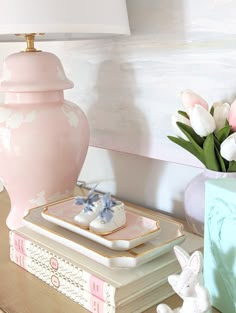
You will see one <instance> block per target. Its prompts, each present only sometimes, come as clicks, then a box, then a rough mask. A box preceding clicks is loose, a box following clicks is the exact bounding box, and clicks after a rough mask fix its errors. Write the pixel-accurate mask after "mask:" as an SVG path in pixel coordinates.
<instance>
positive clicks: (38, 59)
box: [0, 51, 73, 92]
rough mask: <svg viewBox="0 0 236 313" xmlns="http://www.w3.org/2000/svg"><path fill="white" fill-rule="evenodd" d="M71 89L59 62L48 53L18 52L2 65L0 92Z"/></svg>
mask: <svg viewBox="0 0 236 313" xmlns="http://www.w3.org/2000/svg"><path fill="white" fill-rule="evenodd" d="M72 87H73V83H72V82H71V81H70V80H69V79H68V78H67V77H66V75H65V72H64V69H63V67H62V64H61V62H60V60H59V59H58V58H57V56H55V55H54V54H52V53H49V52H41V51H40V52H19V53H15V54H11V55H9V56H8V57H7V58H6V60H5V61H4V63H3V68H2V73H1V76H0V92H40V91H56V90H64V89H69V88H72Z"/></svg>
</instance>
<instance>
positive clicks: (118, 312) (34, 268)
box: [10, 247, 173, 313]
mask: <svg viewBox="0 0 236 313" xmlns="http://www.w3.org/2000/svg"><path fill="white" fill-rule="evenodd" d="M10 259H11V261H12V262H14V263H16V264H17V265H19V266H20V267H22V268H24V269H25V270H26V271H28V272H30V273H31V274H33V275H34V276H35V277H37V278H39V279H40V280H42V281H43V282H45V283H46V284H48V285H49V286H51V287H53V288H54V289H56V290H57V291H59V292H60V293H62V294H63V295H65V296H66V297H68V298H70V299H71V300H73V301H75V302H76V303H78V304H79V305H81V306H82V307H84V308H85V309H87V310H88V311H90V312H93V313H94V312H98V313H124V312H125V313H133V312H135V313H141V312H143V311H145V310H146V309H148V308H149V307H151V306H153V305H155V304H157V303H158V302H160V301H163V300H164V299H166V298H168V297H169V296H171V295H172V294H173V290H172V288H171V287H170V285H169V284H168V283H167V282H165V283H163V281H160V282H159V284H156V286H155V288H153V289H152V290H150V291H148V292H146V293H142V294H140V295H138V294H137V295H136V297H135V298H134V299H132V300H131V301H128V302H126V303H122V304H120V305H118V306H113V305H111V304H108V303H106V302H104V301H102V300H101V299H99V298H97V297H95V296H94V295H92V294H90V293H89V292H88V291H86V290H83V289H81V288H79V287H78V286H75V285H74V284H73V283H72V282H71V281H68V280H66V279H65V278H63V277H61V276H59V275H58V274H57V273H55V272H53V271H52V270H50V269H48V268H46V267H44V266H43V265H42V264H41V263H40V262H37V260H35V259H32V258H30V257H28V256H26V255H24V254H21V253H19V252H18V251H16V250H15V248H13V247H11V249H10Z"/></svg>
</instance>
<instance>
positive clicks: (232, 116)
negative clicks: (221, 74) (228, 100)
mask: <svg viewBox="0 0 236 313" xmlns="http://www.w3.org/2000/svg"><path fill="white" fill-rule="evenodd" d="M229 125H230V126H231V127H232V129H233V131H236V99H235V100H234V102H233V103H232V104H231V106H230V110H229Z"/></svg>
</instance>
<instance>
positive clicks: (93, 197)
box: [75, 185, 99, 212]
mask: <svg viewBox="0 0 236 313" xmlns="http://www.w3.org/2000/svg"><path fill="white" fill-rule="evenodd" d="M96 187H97V185H96V186H94V187H93V188H92V189H91V190H90V191H89V193H88V195H87V197H76V198H75V204H77V205H83V204H84V205H85V206H84V208H83V210H84V211H85V212H88V211H93V207H94V203H95V202H97V201H98V200H99V194H97V193H95V188H96Z"/></svg>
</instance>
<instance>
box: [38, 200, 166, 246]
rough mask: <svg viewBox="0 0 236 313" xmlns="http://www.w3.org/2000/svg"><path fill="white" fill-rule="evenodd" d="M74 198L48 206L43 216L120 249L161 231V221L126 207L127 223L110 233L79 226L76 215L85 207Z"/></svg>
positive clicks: (142, 241) (140, 242) (143, 241)
mask: <svg viewBox="0 0 236 313" xmlns="http://www.w3.org/2000/svg"><path fill="white" fill-rule="evenodd" d="M74 202H75V201H74V198H72V199H68V200H64V201H61V202H59V203H57V204H52V205H49V206H47V207H46V208H45V209H44V210H43V212H42V216H43V218H45V219H46V220H47V221H49V222H51V223H54V224H57V225H59V226H62V227H64V228H66V229H68V230H70V231H72V232H75V233H77V234H79V235H81V236H84V237H86V238H88V239H91V240H93V241H95V242H98V243H100V244H101V245H103V246H105V247H107V248H110V249H113V250H119V251H126V250H129V249H132V248H134V247H136V246H138V245H141V244H143V243H145V242H147V241H150V240H152V239H153V238H155V237H156V236H157V234H158V233H159V231H160V226H159V222H158V221H157V220H155V219H152V218H148V217H145V216H143V215H142V214H141V213H134V212H130V211H129V209H128V208H127V209H126V225H125V227H124V228H122V229H120V230H118V231H116V232H113V233H111V234H109V235H104V236H102V235H98V234H95V233H93V232H91V231H89V230H87V229H84V228H81V227H79V225H78V224H76V223H75V222H74V217H75V215H77V214H78V213H79V212H80V211H81V210H82V208H83V206H82V205H75V204H74Z"/></svg>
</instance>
